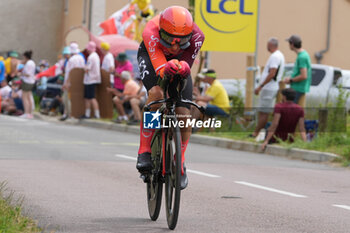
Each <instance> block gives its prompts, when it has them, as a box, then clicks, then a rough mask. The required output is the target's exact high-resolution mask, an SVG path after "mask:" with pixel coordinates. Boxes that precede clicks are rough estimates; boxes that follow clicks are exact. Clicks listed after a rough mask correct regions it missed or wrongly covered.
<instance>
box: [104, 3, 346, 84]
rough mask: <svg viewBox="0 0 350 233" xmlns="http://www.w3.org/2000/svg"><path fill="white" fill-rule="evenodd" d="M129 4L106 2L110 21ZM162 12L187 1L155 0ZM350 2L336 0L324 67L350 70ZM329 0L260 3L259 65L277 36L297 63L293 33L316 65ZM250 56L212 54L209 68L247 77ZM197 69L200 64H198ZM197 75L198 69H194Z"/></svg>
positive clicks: (322, 45)
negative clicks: (291, 44)
mask: <svg viewBox="0 0 350 233" xmlns="http://www.w3.org/2000/svg"><path fill="white" fill-rule="evenodd" d="M127 2H128V1H126V0H125V1H114V0H106V8H107V9H106V18H107V17H109V16H110V15H111V14H112V13H114V12H115V11H116V10H118V9H120V8H121V7H122V6H124V5H125V4H126V3H127ZM152 4H153V5H154V6H155V8H156V9H158V11H157V13H159V12H160V11H161V10H162V9H164V8H166V7H168V6H170V5H181V6H184V7H188V1H187V0H177V1H170V0H153V1H152ZM348 12H350V1H349V0H333V9H332V24H331V42H330V49H329V51H328V52H327V53H325V54H324V58H323V60H322V64H327V65H332V66H337V67H340V68H343V69H350V43H348V38H350V30H347V29H346V27H347V26H346V25H347V23H346V22H350V14H349V13H348ZM327 20H328V0H308V1H305V0H294V1H286V0H260V26H259V43H258V59H257V63H258V65H259V66H264V65H265V62H266V60H267V58H268V56H269V55H270V54H269V52H268V51H267V49H266V43H267V40H268V39H269V38H270V37H277V38H278V39H279V40H280V50H281V51H282V52H283V53H284V55H285V57H286V61H287V62H294V60H295V57H296V54H295V53H294V52H292V51H291V50H290V49H289V45H288V42H286V41H285V39H286V38H288V37H289V36H290V35H292V34H298V35H300V36H301V38H302V40H303V48H305V49H306V50H307V51H308V52H309V54H310V57H311V59H312V62H313V63H316V59H315V57H314V54H315V53H316V52H318V51H320V50H323V49H325V48H326V36H327V22H328V21H327ZM247 55H253V54H246V53H228V52H210V53H209V57H210V60H209V67H211V68H214V69H216V70H217V72H218V75H219V77H220V78H245V75H246V60H247ZM195 66H196V65H195ZM192 71H193V72H196V71H197V67H193V68H192Z"/></svg>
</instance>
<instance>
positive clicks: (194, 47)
mask: <svg viewBox="0 0 350 233" xmlns="http://www.w3.org/2000/svg"><path fill="white" fill-rule="evenodd" d="M203 42H204V34H203V32H202V31H201V30H200V28H199V27H198V26H197V24H195V23H194V24H193V31H192V38H191V40H190V43H191V45H190V47H188V48H187V49H186V50H185V51H184V53H183V54H182V56H181V60H182V61H186V62H187V63H188V65H189V66H190V67H192V64H193V62H194V60H195V59H196V57H197V54H198V52H199V50H200V49H201V47H202V45H203Z"/></svg>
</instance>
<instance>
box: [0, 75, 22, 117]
mask: <svg viewBox="0 0 350 233" xmlns="http://www.w3.org/2000/svg"><path fill="white" fill-rule="evenodd" d="M11 83H12V85H11V88H10V91H9V92H8V96H7V98H5V99H4V101H3V102H2V104H1V106H2V108H3V111H4V113H6V114H9V115H17V116H19V115H21V114H23V111H24V107H23V102H22V90H21V89H20V86H21V81H20V80H19V79H13V80H12V81H11ZM7 87H9V86H7Z"/></svg>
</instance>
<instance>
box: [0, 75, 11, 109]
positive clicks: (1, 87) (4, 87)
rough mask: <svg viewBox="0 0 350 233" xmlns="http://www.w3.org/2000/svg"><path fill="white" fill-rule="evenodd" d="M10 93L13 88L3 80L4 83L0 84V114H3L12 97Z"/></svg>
mask: <svg viewBox="0 0 350 233" xmlns="http://www.w3.org/2000/svg"><path fill="white" fill-rule="evenodd" d="M10 92H11V87H10V86H9V85H8V84H7V80H6V79H4V80H2V82H1V83H0V101H1V102H0V106H1V109H0V112H2V110H3V109H5V105H6V103H7V99H8V98H9V96H10Z"/></svg>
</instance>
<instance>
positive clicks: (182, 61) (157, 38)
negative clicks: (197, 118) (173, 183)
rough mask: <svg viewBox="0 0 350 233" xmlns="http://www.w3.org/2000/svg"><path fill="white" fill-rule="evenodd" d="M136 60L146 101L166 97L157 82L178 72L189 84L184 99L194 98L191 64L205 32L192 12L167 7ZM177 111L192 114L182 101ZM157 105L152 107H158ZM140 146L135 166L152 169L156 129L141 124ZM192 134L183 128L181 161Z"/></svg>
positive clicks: (153, 24) (147, 33)
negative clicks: (146, 96)
mask: <svg viewBox="0 0 350 233" xmlns="http://www.w3.org/2000/svg"><path fill="white" fill-rule="evenodd" d="M142 38H143V41H142V42H141V44H140V47H139V50H138V54H137V59H138V64H139V70H140V76H141V78H142V82H143V84H144V86H145V87H146V89H147V91H148V100H147V103H150V102H152V101H155V100H160V99H162V98H163V89H162V88H161V87H160V86H159V85H158V79H164V78H169V79H172V78H173V77H174V75H176V74H177V75H179V76H180V77H181V78H183V79H187V85H186V87H185V89H184V91H183V93H182V96H183V98H184V99H188V100H192V78H191V68H190V67H191V66H192V64H193V62H194V60H195V58H196V56H197V54H198V52H199V50H200V48H201V46H202V44H203V41H204V34H203V32H202V31H201V30H200V29H199V27H198V26H197V25H196V24H195V23H194V22H193V19H192V16H191V13H190V12H189V11H188V10H187V9H185V8H183V7H180V6H171V7H168V8H166V9H165V10H164V11H163V12H162V13H161V14H160V15H158V16H155V17H154V18H153V19H152V20H150V21H149V22H148V23H147V24H146V27H145V29H144V31H143V34H142ZM173 81H174V82H172V83H171V85H170V86H169V92H170V93H171V92H174V91H176V90H175V87H176V83H177V81H178V80H173ZM176 107H177V108H176V113H177V114H179V115H181V116H185V117H179V119H180V120H186V116H188V115H189V114H190V106H187V105H183V104H179V105H178V106H176ZM156 108H157V107H154V108H152V110H155V109H156ZM140 126H141V128H140V147H139V151H138V158H137V164H136V168H137V169H138V170H139V172H141V173H142V172H145V171H149V170H150V169H151V168H152V162H151V139H152V136H153V133H154V132H155V130H154V129H144V128H143V123H142V121H141V124H140ZM190 135H191V130H190V129H186V128H182V129H181V138H182V140H181V148H182V150H181V151H182V163H183V162H184V161H185V157H184V153H185V151H186V148H187V144H188V141H189V138H190ZM181 166H182V176H181V188H182V189H184V188H186V187H187V184H188V179H187V175H186V167H185V166H184V164H182V165H181Z"/></svg>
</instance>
